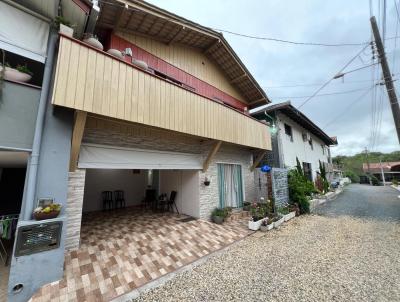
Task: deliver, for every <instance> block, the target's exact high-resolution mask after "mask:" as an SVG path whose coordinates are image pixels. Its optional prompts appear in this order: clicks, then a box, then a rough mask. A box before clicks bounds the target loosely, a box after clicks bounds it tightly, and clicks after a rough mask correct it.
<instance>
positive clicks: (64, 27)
mask: <svg viewBox="0 0 400 302" xmlns="http://www.w3.org/2000/svg"><path fill="white" fill-rule="evenodd" d="M54 24H55V27H56V28H57V29H58V32H59V33H60V34H63V35H65V36H68V37H71V38H72V37H73V35H74V29H73V28H72V25H71V22H69V21H68V20H66V19H65V18H64V17H62V16H57V17H56V18H55V19H54Z"/></svg>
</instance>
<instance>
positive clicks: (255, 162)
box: [250, 150, 267, 172]
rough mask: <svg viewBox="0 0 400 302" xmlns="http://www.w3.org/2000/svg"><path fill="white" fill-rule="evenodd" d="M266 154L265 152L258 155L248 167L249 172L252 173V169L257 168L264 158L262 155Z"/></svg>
mask: <svg viewBox="0 0 400 302" xmlns="http://www.w3.org/2000/svg"><path fill="white" fill-rule="evenodd" d="M266 153H267V150H265V151H261V152H260V154H258V156H257V158H256V160H255V161H254V162H253V164H252V165H251V167H250V171H251V172H253V171H254V169H255V168H256V167H257V166H258V164H259V163H260V162H261V160H262V159H263V158H264V155H265V154H266Z"/></svg>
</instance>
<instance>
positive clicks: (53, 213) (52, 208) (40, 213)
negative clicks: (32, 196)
mask: <svg viewBox="0 0 400 302" xmlns="http://www.w3.org/2000/svg"><path fill="white" fill-rule="evenodd" d="M60 211H61V204H59V203H52V204H49V205H47V206H45V207H37V208H36V209H35V210H34V211H33V217H34V218H35V219H36V220H45V219H51V218H56V217H57V216H58V215H59V214H60Z"/></svg>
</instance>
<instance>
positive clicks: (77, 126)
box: [69, 110, 87, 172]
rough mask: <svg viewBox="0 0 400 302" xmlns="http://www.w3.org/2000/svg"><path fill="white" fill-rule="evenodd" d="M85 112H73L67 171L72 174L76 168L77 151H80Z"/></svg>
mask: <svg viewBox="0 0 400 302" xmlns="http://www.w3.org/2000/svg"><path fill="white" fill-rule="evenodd" d="M86 117H87V112H85V111H79V110H77V111H76V112H75V119H74V128H73V130H72V140H71V155H70V160H69V171H70V172H74V171H75V170H76V168H77V166H78V157H79V151H80V149H81V143H82V137H83V131H84V130H85V124H86Z"/></svg>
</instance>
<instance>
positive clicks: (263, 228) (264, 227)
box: [260, 225, 268, 232]
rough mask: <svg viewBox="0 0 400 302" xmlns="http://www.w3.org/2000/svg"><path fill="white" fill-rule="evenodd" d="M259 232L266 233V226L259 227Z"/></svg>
mask: <svg viewBox="0 0 400 302" xmlns="http://www.w3.org/2000/svg"><path fill="white" fill-rule="evenodd" d="M260 231H261V232H267V231H268V226H266V225H261V226H260Z"/></svg>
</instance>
